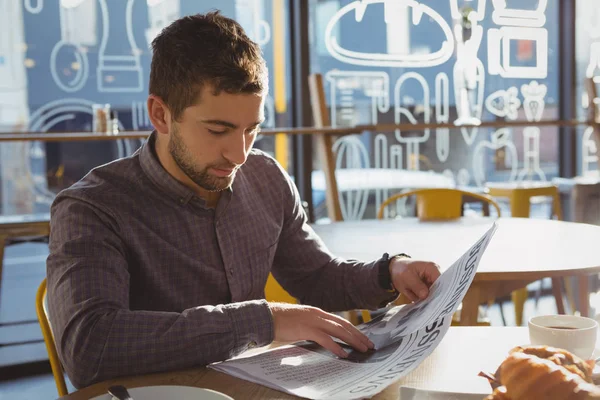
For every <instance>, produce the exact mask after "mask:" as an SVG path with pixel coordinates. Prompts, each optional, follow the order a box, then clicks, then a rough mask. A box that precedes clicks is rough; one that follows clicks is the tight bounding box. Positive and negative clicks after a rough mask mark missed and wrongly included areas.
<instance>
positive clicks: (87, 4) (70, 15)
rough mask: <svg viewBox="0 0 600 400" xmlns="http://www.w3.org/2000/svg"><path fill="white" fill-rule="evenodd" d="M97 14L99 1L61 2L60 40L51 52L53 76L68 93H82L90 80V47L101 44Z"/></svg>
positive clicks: (66, 0) (71, 0)
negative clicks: (80, 91)
mask: <svg viewBox="0 0 600 400" xmlns="http://www.w3.org/2000/svg"><path fill="white" fill-rule="evenodd" d="M96 12H97V11H96V0H60V2H59V16H60V40H59V41H58V42H57V43H56V44H55V45H54V48H53V49H52V52H51V53H50V74H51V75H52V79H53V80H54V83H56V86H58V87H59V88H60V89H61V90H63V91H65V92H67V93H73V92H76V91H78V90H80V89H81V88H83V86H84V85H85V84H86V83H87V81H88V78H89V62H88V56H87V52H88V47H89V46H95V45H96V44H97V42H98V37H97V34H96ZM65 58H67V59H68V62H67V64H66V65H64V64H65V61H64V60H65Z"/></svg>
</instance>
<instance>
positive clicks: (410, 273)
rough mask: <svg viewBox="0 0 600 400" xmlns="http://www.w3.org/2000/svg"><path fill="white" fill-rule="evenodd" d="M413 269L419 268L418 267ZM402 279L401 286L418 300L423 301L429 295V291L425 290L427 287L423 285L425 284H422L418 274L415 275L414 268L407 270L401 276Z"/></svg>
mask: <svg viewBox="0 0 600 400" xmlns="http://www.w3.org/2000/svg"><path fill="white" fill-rule="evenodd" d="M415 267H416V268H419V266H415ZM402 278H403V280H404V282H402V284H403V286H404V287H405V288H407V289H409V290H411V291H412V292H413V293H414V294H416V295H417V296H418V298H420V299H424V298H426V297H427V295H428V294H429V289H428V288H427V285H426V284H425V282H423V280H422V279H421V277H420V276H419V274H417V271H415V268H411V269H409V270H407V271H406V273H405V274H403V275H402Z"/></svg>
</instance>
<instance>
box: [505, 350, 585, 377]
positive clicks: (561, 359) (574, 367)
mask: <svg viewBox="0 0 600 400" xmlns="http://www.w3.org/2000/svg"><path fill="white" fill-rule="evenodd" d="M516 352H520V353H525V354H530V355H533V356H536V357H539V358H544V359H546V360H549V361H552V362H553V363H555V364H556V365H560V366H562V367H565V368H566V369H567V370H569V372H572V373H574V374H577V375H579V376H580V377H582V378H583V379H584V380H585V381H587V382H589V383H592V373H593V371H594V361H593V360H589V361H583V360H582V359H581V358H579V357H577V356H576V355H574V354H573V353H571V352H568V351H567V350H563V349H558V348H556V347H550V346H517V347H515V348H514V349H512V350H511V351H510V354H512V353H516ZM497 378H498V377H497Z"/></svg>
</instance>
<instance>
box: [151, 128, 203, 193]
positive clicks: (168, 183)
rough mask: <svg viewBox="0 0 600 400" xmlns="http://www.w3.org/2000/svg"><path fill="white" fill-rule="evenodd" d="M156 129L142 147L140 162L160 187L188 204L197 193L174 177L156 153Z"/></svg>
mask: <svg viewBox="0 0 600 400" xmlns="http://www.w3.org/2000/svg"><path fill="white" fill-rule="evenodd" d="M156 135H157V133H156V131H154V132H152V134H151V135H150V137H149V138H148V140H147V141H146V143H144V145H143V146H142V148H141V149H140V164H141V166H142V169H143V170H144V172H145V173H146V176H148V179H150V180H151V181H152V183H154V184H155V185H156V186H158V188H159V189H160V190H161V191H162V192H163V193H165V194H166V195H168V196H169V197H171V198H172V199H173V200H175V201H177V202H179V203H181V204H187V203H188V202H189V201H190V200H191V199H192V198H193V197H194V195H195V193H194V191H193V190H192V189H190V188H189V187H187V186H186V185H184V184H183V183H181V182H179V181H178V180H177V179H175V178H173V176H171V174H169V173H168V172H167V171H166V170H165V169H164V168H163V166H162V164H161V163H160V161H159V160H158V156H157V155H156V149H155V145H156Z"/></svg>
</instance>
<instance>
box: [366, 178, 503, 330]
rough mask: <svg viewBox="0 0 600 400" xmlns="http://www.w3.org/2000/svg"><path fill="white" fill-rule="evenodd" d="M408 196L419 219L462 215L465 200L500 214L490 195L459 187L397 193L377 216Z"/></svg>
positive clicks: (482, 323)
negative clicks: (486, 205)
mask: <svg viewBox="0 0 600 400" xmlns="http://www.w3.org/2000/svg"><path fill="white" fill-rule="evenodd" d="M409 196H415V197H416V204H417V217H418V218H419V219H420V220H421V221H444V220H449V219H456V218H460V217H461V216H462V209H463V204H464V203H465V200H467V199H468V201H469V202H472V201H473V200H478V201H480V202H482V203H484V204H488V205H491V206H492V207H494V208H495V209H496V212H497V213H498V217H500V215H501V211H500V206H499V205H498V203H496V202H495V201H494V200H493V199H492V198H491V197H490V196H488V195H485V194H479V193H472V192H467V191H464V190H459V189H437V188H433V189H418V190H412V191H408V192H403V193H398V194H395V195H393V196H391V197H389V198H388V199H387V200H385V201H384V202H383V203H382V204H381V206H379V211H378V212H377V218H378V219H383V217H384V213H385V209H386V207H387V206H389V205H390V204H392V203H394V202H395V201H397V200H399V199H402V198H406V197H409ZM457 315H458V313H457V314H455V315H454V317H453V319H452V324H453V325H458V324H459V320H458V318H457ZM489 324H490V323H489V321H478V322H477V325H481V326H487V325H489Z"/></svg>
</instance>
